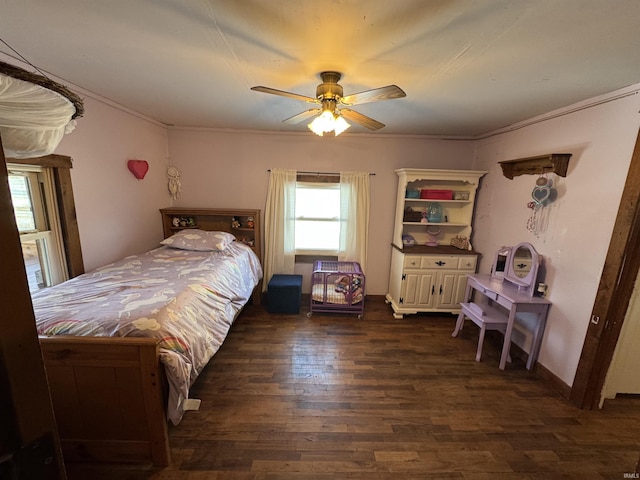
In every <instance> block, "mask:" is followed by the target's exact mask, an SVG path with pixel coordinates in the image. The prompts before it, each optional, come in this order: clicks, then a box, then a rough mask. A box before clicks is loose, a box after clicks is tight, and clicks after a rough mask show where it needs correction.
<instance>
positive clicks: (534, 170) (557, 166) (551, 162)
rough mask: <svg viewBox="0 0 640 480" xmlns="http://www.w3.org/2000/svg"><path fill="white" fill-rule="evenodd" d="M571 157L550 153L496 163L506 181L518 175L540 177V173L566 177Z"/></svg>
mask: <svg viewBox="0 0 640 480" xmlns="http://www.w3.org/2000/svg"><path fill="white" fill-rule="evenodd" d="M571 155H572V154H571V153H550V154H548V155H539V156H537V157H527V158H519V159H516V160H507V161H504V162H498V163H499V164H500V166H501V167H502V174H503V175H504V176H505V177H507V178H508V179H513V177H517V176H518V175H540V174H542V173H555V174H557V175H560V176H561V177H566V176H567V169H568V167H569V159H570V158H571Z"/></svg>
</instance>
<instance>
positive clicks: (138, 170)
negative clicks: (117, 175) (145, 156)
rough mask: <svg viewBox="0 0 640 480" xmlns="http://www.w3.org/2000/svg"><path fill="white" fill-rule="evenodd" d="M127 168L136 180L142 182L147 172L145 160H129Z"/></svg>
mask: <svg viewBox="0 0 640 480" xmlns="http://www.w3.org/2000/svg"><path fill="white" fill-rule="evenodd" d="M127 166H128V167H129V170H131V173H133V176H134V177H136V178H137V179H138V180H142V179H143V178H144V176H145V175H146V174H147V172H148V171H149V164H148V163H147V161H146V160H129V161H128V162H127Z"/></svg>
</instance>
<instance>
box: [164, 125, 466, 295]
mask: <svg viewBox="0 0 640 480" xmlns="http://www.w3.org/2000/svg"><path fill="white" fill-rule="evenodd" d="M169 156H170V161H171V163H172V164H174V165H176V166H177V167H178V168H179V169H180V170H181V171H182V197H181V199H180V200H179V201H176V202H175V205H176V206H185V207H237V208H257V209H261V210H262V211H263V216H264V207H265V202H266V194H267V185H268V180H269V174H268V172H267V170H268V169H271V168H291V169H296V170H305V171H314V172H315V171H320V172H339V171H368V172H372V173H375V176H373V177H371V224H370V230H369V235H370V241H369V256H368V258H369V259H368V269H367V272H366V274H367V293H368V294H373V295H385V294H386V293H387V288H388V283H389V267H390V263H391V246H390V244H391V240H392V236H393V221H394V218H393V217H394V215H395V199H396V190H397V182H398V177H397V175H396V174H395V172H394V169H397V168H402V167H414V168H451V169H468V168H470V166H471V161H472V158H473V142H466V141H459V140H458V141H449V140H434V139H429V138H422V137H401V136H384V135H355V134H353V135H349V134H348V133H345V134H343V135H341V136H339V137H337V138H336V137H327V138H324V137H317V136H315V135H310V134H308V133H307V134H299V133H296V134H292V133H290V134H286V133H266V132H248V131H244V132H233V131H219V130H218V131H214V130H196V129H170V130H169ZM310 267H311V266H310V265H297V266H296V272H298V273H301V274H303V275H304V283H303V289H304V290H305V292H308V291H309V277H310V270H311V268H310Z"/></svg>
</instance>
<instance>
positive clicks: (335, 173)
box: [267, 168, 375, 177]
mask: <svg viewBox="0 0 640 480" xmlns="http://www.w3.org/2000/svg"><path fill="white" fill-rule="evenodd" d="M267 172H271V169H270V168H269V169H268V170H267ZM296 174H300V175H324V176H326V177H339V176H340V173H339V172H304V171H298V170H297V171H296ZM369 175H375V173H369Z"/></svg>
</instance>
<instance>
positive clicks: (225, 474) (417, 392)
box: [69, 297, 640, 480]
mask: <svg viewBox="0 0 640 480" xmlns="http://www.w3.org/2000/svg"><path fill="white" fill-rule="evenodd" d="M367 302H368V303H367V308H366V312H365V318H364V319H363V320H358V319H357V318H356V317H355V316H353V315H351V316H340V315H320V314H315V315H314V316H313V317H312V318H307V316H306V312H307V310H306V309H303V311H302V312H301V313H300V315H275V314H268V313H266V310H265V309H264V308H263V307H258V306H248V307H247V308H246V309H245V311H244V312H243V313H242V314H241V315H240V317H239V318H238V320H237V321H236V323H235V325H234V326H233V328H232V331H231V333H230V335H229V337H228V338H227V340H226V341H225V343H224V345H223V346H222V348H221V349H220V351H219V352H218V353H217V355H216V356H215V357H214V359H213V360H212V361H211V362H210V364H209V365H208V366H207V368H206V369H205V371H204V372H203V374H202V375H201V376H200V378H199V379H198V381H197V382H196V384H195V385H194V387H193V389H192V396H193V397H195V398H200V399H201V400H202V405H201V408H200V410H199V411H197V412H188V413H187V414H186V416H185V418H184V420H183V421H182V423H181V424H180V425H178V426H175V427H171V428H170V443H171V453H172V457H173V458H172V465H171V466H170V467H167V468H165V469H162V470H137V469H135V468H118V469H91V468H88V467H83V466H75V467H70V468H69V478H71V479H73V480H76V479H92V480H111V479H116V478H117V479H118V480H122V479H132V480H138V479H154V480H176V479H187V480H196V479H198V480H201V479H210V480H222V479H224V480H232V479H233V480H324V479H345V480H350V479H366V480H381V479H385V480H386V479H402V480H412V479H456V480H457V479H464V480H471V479H472V480H494V479H507V480H509V479H514V480H515V479H518V480H521V479H560V478H562V479H574V478H575V479H589V480H592V479H616V480H618V479H622V478H638V477H635V476H634V475H635V474H634V473H633V472H634V471H635V468H636V462H637V461H638V456H639V454H640V399H639V398H637V397H625V398H619V399H616V400H613V401H609V402H607V403H606V404H605V407H604V408H603V409H602V410H600V411H583V410H579V409H577V408H575V407H573V406H572V405H571V404H570V403H569V402H568V401H566V400H565V399H563V398H562V397H561V396H560V395H559V394H557V393H556V392H555V391H554V390H552V389H551V388H550V387H549V386H548V384H546V383H545V382H544V381H542V380H540V379H538V378H536V377H535V376H534V375H533V374H532V373H531V372H529V371H527V370H526V369H525V367H524V365H523V364H521V363H519V362H516V363H513V364H508V365H507V369H506V370H505V371H500V370H499V369H498V362H499V356H500V355H499V345H498V342H496V341H492V339H490V338H488V339H487V341H486V342H485V348H484V352H483V359H482V362H481V363H476V362H475V361H474V357H475V350H476V346H477V340H478V330H477V327H475V326H474V325H473V324H472V323H470V322H467V324H466V325H465V328H464V330H463V331H462V333H461V334H460V335H459V336H458V337H457V338H452V337H451V332H452V331H453V328H454V323H455V317H453V316H448V315H446V316H431V315H417V316H407V317H405V318H404V319H402V320H397V319H394V318H393V316H392V315H391V309H390V307H389V306H388V305H386V304H385V303H384V302H383V300H382V298H381V297H380V298H375V299H367ZM625 474H627V476H625Z"/></svg>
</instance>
